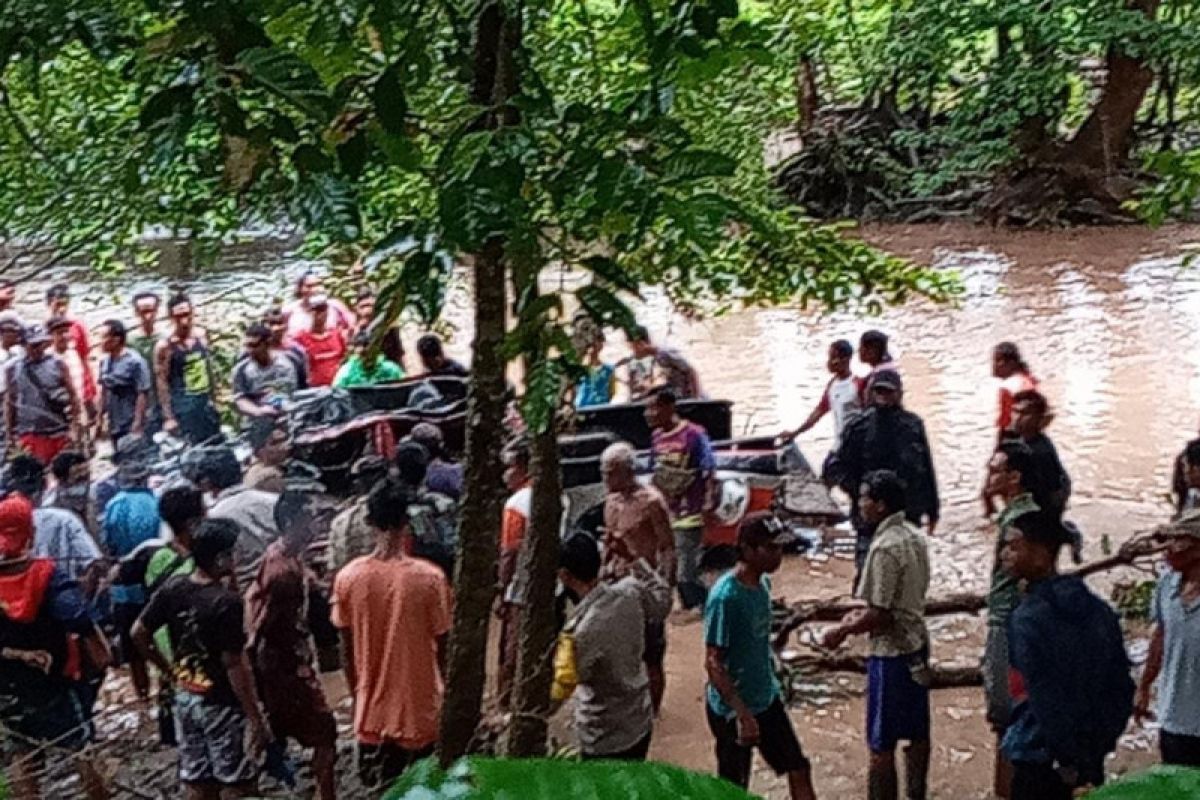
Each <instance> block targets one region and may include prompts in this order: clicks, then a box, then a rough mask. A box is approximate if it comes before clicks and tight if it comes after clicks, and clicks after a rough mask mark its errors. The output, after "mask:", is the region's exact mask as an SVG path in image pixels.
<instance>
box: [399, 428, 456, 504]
mask: <svg viewBox="0 0 1200 800" xmlns="http://www.w3.org/2000/svg"><path fill="white" fill-rule="evenodd" d="M408 438H409V439H412V440H413V441H414V442H416V443H417V444H419V445H421V446H422V447H424V448H425V450H426V452H428V453H429V458H430V461H429V469H428V470H427V471H426V472H425V488H426V489H428V490H429V491H431V492H437V493H438V494H444V495H446V497H449V498H450V499H451V500H454V501H455V502H457V501H459V500H461V499H462V490H463V465H462V464H459V463H456V462H454V461H449V460H447V459H446V440H445V437H443V436H442V429H441V428H439V427H438V426H437V425H434V424H433V423H431V422H418V423H417V424H416V425H414V426H413V428H412V430H411V431H409V434H408Z"/></svg>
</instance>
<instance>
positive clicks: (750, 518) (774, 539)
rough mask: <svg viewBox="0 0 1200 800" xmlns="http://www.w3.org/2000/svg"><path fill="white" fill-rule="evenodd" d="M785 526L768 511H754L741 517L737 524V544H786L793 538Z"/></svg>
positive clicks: (757, 545) (758, 545) (748, 545)
mask: <svg viewBox="0 0 1200 800" xmlns="http://www.w3.org/2000/svg"><path fill="white" fill-rule="evenodd" d="M793 538H794V537H793V536H792V534H791V532H790V531H788V529H787V526H786V525H784V524H783V522H781V521H780V519H779V518H778V517H776V516H775V515H774V514H772V513H771V512H769V511H756V512H754V513H753V514H747V515H746V516H745V517H742V521H741V524H739V525H738V544H739V545H741V546H743V547H762V546H763V545H766V544H780V545H782V544H787V543H788V542H790V541H792V540H793Z"/></svg>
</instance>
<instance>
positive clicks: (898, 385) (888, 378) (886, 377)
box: [871, 369, 904, 392]
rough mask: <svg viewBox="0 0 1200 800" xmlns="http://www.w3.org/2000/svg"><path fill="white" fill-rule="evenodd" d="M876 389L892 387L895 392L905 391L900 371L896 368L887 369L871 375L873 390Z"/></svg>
mask: <svg viewBox="0 0 1200 800" xmlns="http://www.w3.org/2000/svg"><path fill="white" fill-rule="evenodd" d="M876 389H891V390H892V391H893V392H902V391H904V381H903V380H901V379H900V373H899V372H896V370H894V369H885V370H882V371H880V372H876V373H875V374H874V375H872V376H871V391H874V390H876Z"/></svg>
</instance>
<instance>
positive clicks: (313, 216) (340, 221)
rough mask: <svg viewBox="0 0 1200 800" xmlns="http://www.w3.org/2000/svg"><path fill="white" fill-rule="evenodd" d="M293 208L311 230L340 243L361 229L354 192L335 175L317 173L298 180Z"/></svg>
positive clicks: (353, 236)
mask: <svg viewBox="0 0 1200 800" xmlns="http://www.w3.org/2000/svg"><path fill="white" fill-rule="evenodd" d="M294 206H295V211H296V213H297V215H298V216H299V217H300V218H301V219H302V220H303V221H304V222H305V224H306V225H308V226H309V227H310V228H311V229H313V230H321V231H325V232H327V233H328V234H330V235H331V236H333V237H334V238H336V239H338V240H340V241H347V242H349V241H354V240H355V239H357V238H358V236H359V233H360V231H361V229H362V226H361V223H360V220H359V212H358V202H357V200H356V199H355V196H354V191H353V190H352V189H351V188H350V186H349V184H347V183H346V182H345V181H343V180H342V179H341V178H338V177H337V176H336V175H331V174H329V173H327V172H320V173H316V174H314V175H310V176H308V177H307V178H304V179H302V180H301V181H300V183H299V185H298V186H297V194H296V199H295V203H294Z"/></svg>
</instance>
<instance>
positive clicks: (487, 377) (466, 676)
mask: <svg viewBox="0 0 1200 800" xmlns="http://www.w3.org/2000/svg"><path fill="white" fill-rule="evenodd" d="M474 278H475V341H474V343H473V345H472V351H473V353H474V360H473V361H472V363H471V383H470V392H469V396H468V399H467V442H466V454H465V455H466V475H465V476H464V496H463V503H462V510H461V516H460V518H459V546H458V561H457V563H458V566H457V569H456V572H455V576H454V596H455V604H454V627H453V628H452V629H451V631H450V643H449V657H448V659H447V665H446V667H447V668H446V697H445V700H444V704H443V706H442V720H441V732H440V735H439V739H438V759H439V760H440V761H441V763H442V764H443V765H444V766H448V765H449V764H451V763H453V762H454V761H456V760H457V759H459V758H461V757H462V756H464V755H466V754H467V753H469V752H471V751H472V750H473V749H475V747H476V746H477V745H476V741H477V740H476V731H477V730H478V729H479V722H480V719H481V717H482V709H483V691H484V686H485V684H486V681H487V644H488V629H489V627H490V623H491V617H492V603H493V601H494V600H495V587H496V561H497V558H498V556H499V539H500V517H501V514H502V513H503V508H504V500H503V485H502V484H501V482H500V481H499V480H498V476H500V475H501V474H502V473H503V472H504V465H503V463H502V462H501V458H500V451H501V447H502V446H503V437H504V408H505V386H504V360H503V358H502V357H501V356H500V345H501V343H502V341H503V340H504V322H505V314H504V310H505V285H506V284H505V280H504V243H503V240H501V239H498V238H494V239H492V240H491V241H489V242H488V243H487V244H486V245H485V247H484V249H483V251H482V252H481V253H479V254H478V255H477V256H476V258H475V266H474Z"/></svg>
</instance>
